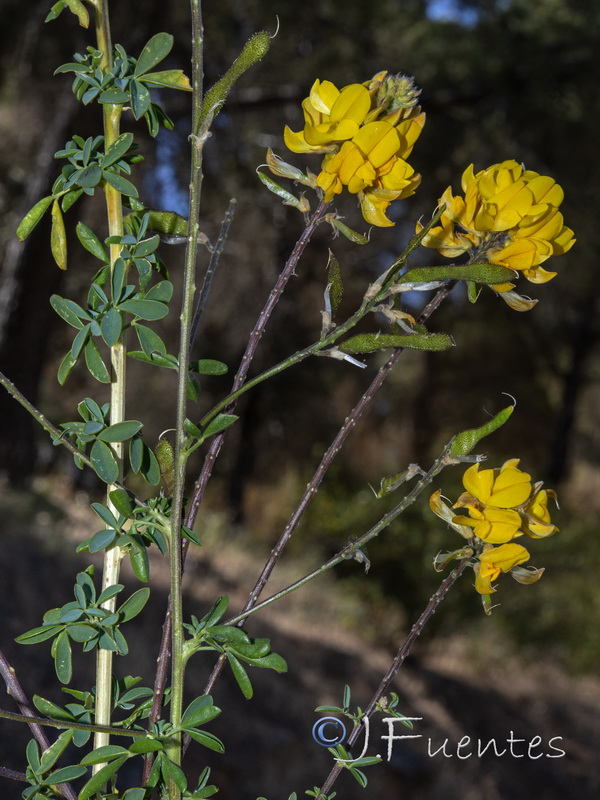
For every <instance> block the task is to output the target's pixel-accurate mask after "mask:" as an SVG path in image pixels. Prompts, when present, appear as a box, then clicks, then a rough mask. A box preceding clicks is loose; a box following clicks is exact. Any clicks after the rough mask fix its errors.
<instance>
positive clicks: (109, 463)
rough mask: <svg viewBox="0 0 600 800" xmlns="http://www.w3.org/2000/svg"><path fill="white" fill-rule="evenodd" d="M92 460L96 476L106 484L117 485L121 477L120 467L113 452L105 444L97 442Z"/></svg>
mask: <svg viewBox="0 0 600 800" xmlns="http://www.w3.org/2000/svg"><path fill="white" fill-rule="evenodd" d="M90 459H91V461H92V466H93V467H94V470H95V471H96V474H97V475H98V477H99V478H101V479H102V480H103V481H104V483H115V481H116V480H117V479H118V477H119V465H118V464H117V460H116V458H115V457H114V455H113V452H112V450H111V449H110V447H109V446H108V445H107V444H106V443H105V442H100V441H98V440H96V441H95V442H94V444H93V445H92V449H91V451H90Z"/></svg>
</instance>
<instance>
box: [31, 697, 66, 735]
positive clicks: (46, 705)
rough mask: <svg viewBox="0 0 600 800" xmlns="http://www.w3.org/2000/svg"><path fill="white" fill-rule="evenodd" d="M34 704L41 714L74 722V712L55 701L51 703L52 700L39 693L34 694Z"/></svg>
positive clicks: (62, 720)
mask: <svg viewBox="0 0 600 800" xmlns="http://www.w3.org/2000/svg"><path fill="white" fill-rule="evenodd" d="M33 705H34V706H35V707H36V708H37V710H38V711H39V712H40V714H43V715H44V716H45V717H48V718H49V719H56V720H59V721H61V722H73V720H74V719H75V717H74V716H73V714H71V713H70V712H69V711H66V710H65V709H64V708H61V707H60V706H57V705H56V704H55V703H51V702H50V700H46V699H45V698H44V697H40V696H39V695H37V694H34V695H33ZM61 736H62V734H61ZM59 738H60V737H59ZM57 741H58V740H57Z"/></svg>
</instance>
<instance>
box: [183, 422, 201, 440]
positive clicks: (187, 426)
mask: <svg viewBox="0 0 600 800" xmlns="http://www.w3.org/2000/svg"><path fill="white" fill-rule="evenodd" d="M183 429H184V430H185V432H186V433H187V435H188V436H193V437H194V439H202V438H203V436H204V434H203V433H202V431H201V430H200V428H199V427H198V426H197V425H194V423H193V422H192V421H191V420H189V419H186V420H185V421H184V423H183Z"/></svg>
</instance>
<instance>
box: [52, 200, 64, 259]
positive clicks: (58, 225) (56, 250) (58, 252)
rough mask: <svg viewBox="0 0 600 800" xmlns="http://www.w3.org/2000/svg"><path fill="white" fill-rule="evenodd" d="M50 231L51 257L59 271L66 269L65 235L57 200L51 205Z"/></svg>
mask: <svg viewBox="0 0 600 800" xmlns="http://www.w3.org/2000/svg"><path fill="white" fill-rule="evenodd" d="M51 214H52V230H51V231H50V249H51V250H52V257H53V258H54V260H55V262H56V264H57V266H58V267H60V269H66V268H67V234H66V231H65V223H64V220H63V215H62V211H61V210H60V204H59V202H58V200H55V201H54V202H53V203H52V211H51Z"/></svg>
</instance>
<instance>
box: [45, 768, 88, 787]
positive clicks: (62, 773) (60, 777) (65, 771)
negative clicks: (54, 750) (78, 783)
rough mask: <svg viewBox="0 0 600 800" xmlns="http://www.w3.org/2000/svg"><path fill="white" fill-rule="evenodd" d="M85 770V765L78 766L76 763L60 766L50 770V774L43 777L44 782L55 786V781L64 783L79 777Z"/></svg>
mask: <svg viewBox="0 0 600 800" xmlns="http://www.w3.org/2000/svg"><path fill="white" fill-rule="evenodd" d="M86 772H87V769H86V768H85V767H78V766H77V764H73V765H72V766H70V767H62V768H61V769H57V770H55V771H54V772H51V773H50V775H47V776H46V777H45V778H44V783H47V784H48V785H49V786H56V784H57V783H66V782H68V781H74V780H75V779H76V778H81V776H82V775H85V773H86Z"/></svg>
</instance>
